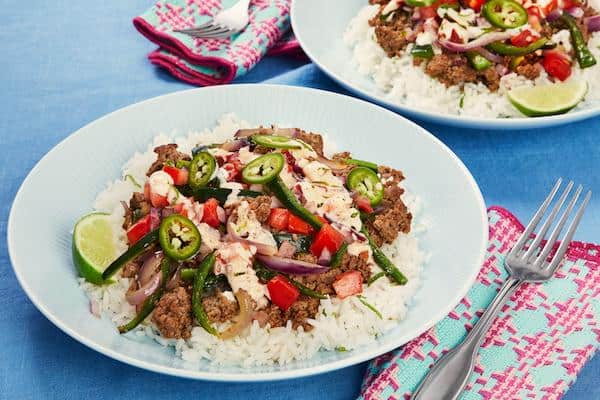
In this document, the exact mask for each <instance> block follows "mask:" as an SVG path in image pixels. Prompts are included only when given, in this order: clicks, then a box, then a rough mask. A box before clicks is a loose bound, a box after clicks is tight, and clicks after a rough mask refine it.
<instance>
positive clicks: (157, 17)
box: [133, 0, 300, 86]
mask: <svg viewBox="0 0 600 400" xmlns="http://www.w3.org/2000/svg"><path fill="white" fill-rule="evenodd" d="M236 2H237V0H169V1H158V2H156V3H155V5H154V6H153V7H152V8H150V9H149V10H148V11H146V12H145V13H144V14H142V15H140V16H138V17H136V18H134V20H133V24H134V26H135V27H136V29H137V30H138V31H139V32H140V33H141V34H142V35H144V36H145V37H146V38H148V39H149V40H150V41H152V42H154V43H156V44H157V45H158V46H159V48H158V49H157V50H155V51H153V52H151V53H150V54H149V55H148V58H149V59H150V61H151V62H152V63H153V64H155V65H158V66H160V67H163V68H165V69H167V70H168V71H169V72H171V74H173V75H174V76H175V77H177V78H179V79H181V80H183V81H185V82H188V83H191V84H194V85H200V86H207V85H216V84H224V83H228V82H231V81H232V80H233V79H234V78H236V77H238V76H240V75H243V74H245V73H246V72H248V71H249V70H250V69H251V68H252V67H254V65H256V63H257V62H258V61H259V60H260V59H261V58H262V57H263V56H264V55H265V54H266V53H267V52H269V51H272V52H273V54H275V55H279V54H292V55H298V54H299V53H300V50H299V45H298V43H297V42H296V40H295V39H294V37H293V35H290V34H289V30H290V24H289V11H290V3H291V0H252V1H251V3H250V15H249V17H250V23H249V25H248V26H247V27H246V29H244V30H243V31H242V32H240V33H239V34H236V35H234V36H232V37H230V38H227V39H193V38H191V37H189V36H187V35H185V34H182V33H176V32H173V30H174V29H181V28H190V27H193V26H197V25H200V24H202V23H204V22H206V21H207V20H210V19H211V18H212V16H214V15H216V14H217V13H219V12H220V11H221V10H224V9H227V8H229V7H231V6H232V5H233V4H235V3H236Z"/></svg>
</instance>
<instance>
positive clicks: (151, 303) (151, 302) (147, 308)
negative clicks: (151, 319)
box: [118, 257, 171, 333]
mask: <svg viewBox="0 0 600 400" xmlns="http://www.w3.org/2000/svg"><path fill="white" fill-rule="evenodd" d="M170 269H171V261H170V260H169V258H168V257H165V258H163V260H162V261H161V263H160V272H161V283H160V286H158V287H157V288H156V290H155V291H154V293H152V294H151V295H150V296H148V298H147V299H146V300H145V301H144V302H143V303H142V308H141V309H140V312H139V313H138V314H137V315H136V316H135V317H134V318H133V319H132V320H131V321H129V322H128V323H126V324H125V325H121V326H119V328H118V329H119V333H127V332H129V331H131V330H132V329H134V328H135V327H136V326H138V325H139V324H141V323H142V322H143V321H144V320H145V319H146V317H147V316H148V315H150V313H151V312H152V310H154V307H156V303H158V301H159V300H160V298H161V297H162V295H163V293H164V291H165V286H166V285H167V282H168V280H169V273H170Z"/></svg>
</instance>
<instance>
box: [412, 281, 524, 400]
mask: <svg viewBox="0 0 600 400" xmlns="http://www.w3.org/2000/svg"><path fill="white" fill-rule="evenodd" d="M522 282H523V281H521V280H517V279H515V278H512V277H509V278H508V279H507V280H506V281H505V282H504V284H503V285H502V287H501V288H500V291H499V292H498V294H497V295H496V297H495V298H494V300H493V301H492V303H491V304H490V305H489V307H488V308H487V310H486V311H485V312H484V313H483V315H482V316H481V318H480V319H479V321H478V322H477V323H476V324H475V326H474V327H473V329H471V331H470V332H469V334H468V335H467V336H466V338H465V340H464V341H463V342H462V343H461V344H459V345H458V346H456V347H455V348H454V349H452V350H450V351H449V352H448V353H446V354H445V355H444V356H443V357H442V358H441V359H440V360H439V361H438V362H437V363H435V364H434V366H433V367H432V368H431V370H429V373H428V374H427V376H425V378H424V379H423V381H421V384H420V385H419V387H418V388H417V390H416V391H415V392H414V394H413V396H412V399H413V400H455V399H457V398H458V396H459V395H460V394H461V393H462V391H463V388H464V387H465V385H466V383H467V380H468V378H469V375H471V370H472V369H473V364H474V361H475V356H476V355H477V350H478V348H479V346H480V345H481V342H482V340H483V338H484V337H485V334H486V333H487V331H488V329H489V328H490V325H491V324H492V321H494V318H495V317H496V315H497V314H498V311H500V309H501V308H502V305H503V304H504V302H505V301H506V300H507V299H508V298H509V297H510V295H511V294H512V293H513V292H514V291H515V290H516V289H517V288H518V287H519V285H520V284H521V283H522Z"/></svg>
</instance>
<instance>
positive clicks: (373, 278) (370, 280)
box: [367, 271, 385, 286]
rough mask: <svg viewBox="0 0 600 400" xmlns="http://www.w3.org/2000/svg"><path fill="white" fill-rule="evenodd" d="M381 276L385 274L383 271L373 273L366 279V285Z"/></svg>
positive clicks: (369, 284)
mask: <svg viewBox="0 0 600 400" xmlns="http://www.w3.org/2000/svg"><path fill="white" fill-rule="evenodd" d="M382 276H385V272H383V271H381V272H378V273H376V274H375V275H373V276H372V277H370V278H369V280H368V281H367V286H371V284H372V283H373V282H375V281H376V280H377V279H379V278H381V277H382Z"/></svg>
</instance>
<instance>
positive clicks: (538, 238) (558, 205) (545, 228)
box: [522, 181, 573, 260]
mask: <svg viewBox="0 0 600 400" xmlns="http://www.w3.org/2000/svg"><path fill="white" fill-rule="evenodd" d="M572 187H573V181H570V182H569V183H568V184H567V187H566V188H565V190H563V192H562V194H561V195H560V198H559V199H558V201H557V202H556V204H555V205H554V207H553V208H552V211H551V212H550V215H549V216H548V218H547V219H546V222H544V225H542V229H541V230H540V231H539V232H538V233H536V236H535V239H534V240H533V242H532V243H531V246H530V247H529V250H527V251H526V252H525V254H523V257H522V258H523V260H529V258H530V257H531V256H532V255H535V254H537V252H538V251H539V245H540V243H541V242H542V240H544V238H545V237H546V233H547V232H548V229H550V227H551V226H552V223H553V222H554V218H555V217H556V214H558V212H559V211H560V209H561V208H562V206H563V204H564V203H565V200H566V199H567V196H568V194H569V193H570V192H571V188H572Z"/></svg>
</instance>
